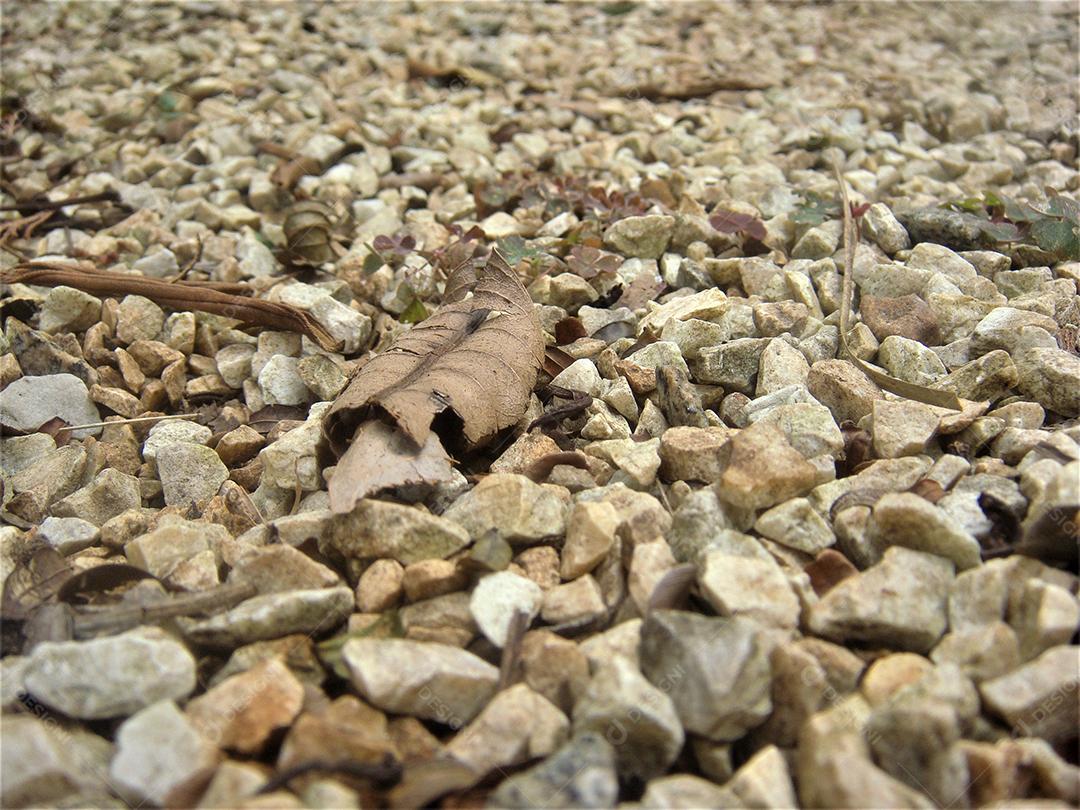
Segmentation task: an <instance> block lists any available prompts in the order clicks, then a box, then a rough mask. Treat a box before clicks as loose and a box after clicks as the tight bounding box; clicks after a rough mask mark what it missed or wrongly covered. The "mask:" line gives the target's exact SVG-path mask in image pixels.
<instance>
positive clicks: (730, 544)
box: [698, 531, 801, 629]
mask: <svg viewBox="0 0 1080 810" xmlns="http://www.w3.org/2000/svg"><path fill="white" fill-rule="evenodd" d="M716 539H717V540H718V541H719V542H718V543H717V546H718V547H716V548H710V547H706V549H705V551H704V552H703V553H702V555H701V557H700V558H699V560H698V584H699V586H700V587H701V591H702V596H704V597H705V599H706V600H707V601H708V602H709V604H710V605H712V607H713V609H714V610H715V611H716V612H717V613H719V614H720V615H721V616H745V617H747V618H750V619H754V620H756V621H758V622H760V623H761V624H763V625H766V626H769V627H779V628H784V629H792V628H794V627H796V626H797V625H798V624H799V614H800V612H801V606H800V604H799V598H798V596H796V594H795V591H794V590H793V589H792V587H791V583H790V582H789V581H788V578H787V576H786V575H785V574H784V571H783V570H782V569H781V568H780V565H779V564H778V563H777V562H776V560H775V559H774V558H773V556H772V555H771V554H769V553H768V552H767V551H766V550H765V549H764V548H763V547H762V546H761V543H760V541H758V540H755V539H754V538H752V537H749V536H748V535H741V536H740V535H738V533H737V532H732V531H728V532H726V533H723V534H721V535H720V536H719V537H718V538H716Z"/></svg>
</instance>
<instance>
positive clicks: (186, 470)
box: [156, 442, 229, 506]
mask: <svg viewBox="0 0 1080 810" xmlns="http://www.w3.org/2000/svg"><path fill="white" fill-rule="evenodd" d="M156 455H157V459H156V460H157V468H158V478H159V479H160V480H161V488H162V490H163V492H164V494H165V505H166V506H186V505H189V504H192V503H196V504H199V503H205V502H206V501H208V500H209V499H210V498H212V497H213V496H214V495H216V494H217V491H218V489H219V488H220V487H221V485H222V484H223V483H225V481H226V480H228V478H229V469H228V467H226V466H225V465H224V463H222V461H221V458H220V457H219V456H218V454H217V453H215V452H214V451H213V450H212V449H211V448H209V447H204V446H203V445H201V444H191V443H186V442H185V443H177V444H168V445H165V446H164V447H161V448H160V449H158V451H157V454H156Z"/></svg>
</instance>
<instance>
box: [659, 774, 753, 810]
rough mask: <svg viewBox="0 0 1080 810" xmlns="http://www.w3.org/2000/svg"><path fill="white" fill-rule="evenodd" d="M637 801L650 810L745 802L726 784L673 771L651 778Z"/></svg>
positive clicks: (734, 806) (727, 805) (716, 805)
mask: <svg viewBox="0 0 1080 810" xmlns="http://www.w3.org/2000/svg"><path fill="white" fill-rule="evenodd" d="M638 805H639V806H640V807H642V808H648V810H676V808H680V809H681V810H697V808H702V807H710V808H729V807H730V808H736V807H741V806H743V805H742V802H741V801H740V800H739V797H738V796H736V795H735V792H734V791H732V790H731V789H729V788H728V787H727V786H726V785H725V786H724V787H720V786H719V785H717V784H715V783H713V782H710V781H709V780H708V779H703V778H701V777H700V776H694V775H693V774H688V773H679V774H672V775H671V776H661V777H658V778H656V779H651V780H649V783H648V784H647V785H646V786H645V792H644V793H643V794H642V796H641V801H640V802H639V803H638Z"/></svg>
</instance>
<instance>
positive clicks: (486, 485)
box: [443, 473, 570, 545]
mask: <svg viewBox="0 0 1080 810" xmlns="http://www.w3.org/2000/svg"><path fill="white" fill-rule="evenodd" d="M569 511H570V493H569V492H568V491H567V490H566V489H564V488H562V487H557V486H552V485H550V484H536V483H534V482H533V481H531V480H530V479H528V478H526V477H525V476H524V475H516V474H513V473H496V474H493V475H488V476H486V477H485V478H484V479H483V480H481V481H480V483H479V484H477V485H476V486H475V487H473V488H472V489H470V490H469V491H468V492H466V493H465V494H464V495H462V496H461V497H459V498H458V499H457V500H455V501H454V502H453V503H452V504H451V505H450V508H449V509H447V510H446V511H445V512H443V517H444V518H445V519H447V520H449V521H452V522H454V523H457V524H458V525H459V526H461V527H462V528H464V529H465V530H466V531H468V532H469V535H470V536H471V537H472V538H473V539H476V538H479V537H482V536H483V535H484V534H485V533H487V532H488V531H490V530H492V529H494V530H495V532H496V533H497V534H498V535H499V536H500V537H502V538H503V539H505V540H507V541H508V542H509V543H510V544H511V545H513V544H529V543H533V542H536V541H538V540H541V539H543V538H545V537H553V536H558V535H561V534H563V533H564V532H565V531H566V515H567V513H568V512H569Z"/></svg>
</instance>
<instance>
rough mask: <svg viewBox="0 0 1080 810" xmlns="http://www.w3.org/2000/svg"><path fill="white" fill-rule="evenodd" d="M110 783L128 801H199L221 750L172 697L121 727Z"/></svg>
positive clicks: (173, 804)
mask: <svg viewBox="0 0 1080 810" xmlns="http://www.w3.org/2000/svg"><path fill="white" fill-rule="evenodd" d="M116 749H117V750H116V756H114V757H113V760H112V763H111V765H110V766H109V784H110V785H111V786H112V787H113V789H114V790H115V791H116V792H117V793H119V794H120V795H121V796H123V797H124V798H125V799H126V800H127V801H129V802H132V803H136V804H142V803H144V802H149V803H151V804H155V805H158V806H161V807H177V806H185V805H187V806H190V805H192V804H194V803H195V802H196V801H197V800H198V798H199V796H200V795H201V794H202V792H203V789H204V788H205V787H206V785H207V784H208V783H209V781H210V778H211V777H212V776H213V775H214V771H215V770H216V769H217V765H218V760H219V759H220V757H221V754H220V752H219V751H218V750H217V748H216V747H215V746H214V744H213V743H211V742H210V741H209V740H207V739H206V738H205V737H203V736H202V735H201V734H200V733H199V732H198V731H197V730H196V729H195V726H194V725H192V723H191V721H190V720H189V719H188V718H187V717H185V716H184V713H183V712H181V711H180V710H179V709H178V708H177V707H176V704H175V703H173V702H172V701H171V700H162V701H161V702H159V703H155V704H153V705H152V706H148V707H147V708H145V709H143V710H142V711H141V712H139V713H138V714H136V715H134V716H133V717H130V718H128V719H127V720H126V721H125V722H124V723H123V725H121V726H120V728H119V729H117V732H116Z"/></svg>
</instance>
